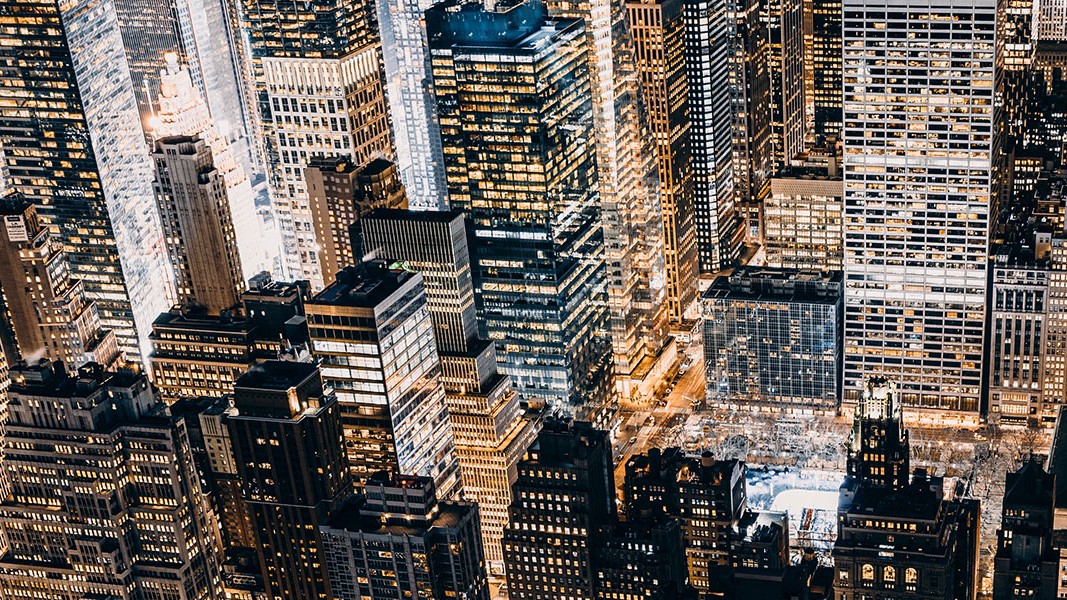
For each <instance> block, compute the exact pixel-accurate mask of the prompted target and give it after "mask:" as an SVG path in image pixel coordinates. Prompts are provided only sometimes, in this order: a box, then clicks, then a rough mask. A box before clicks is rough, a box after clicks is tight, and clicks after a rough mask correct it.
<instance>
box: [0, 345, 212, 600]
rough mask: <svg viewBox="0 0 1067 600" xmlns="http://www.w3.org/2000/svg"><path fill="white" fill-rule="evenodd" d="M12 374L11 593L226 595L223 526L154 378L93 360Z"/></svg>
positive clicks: (5, 583)
mask: <svg viewBox="0 0 1067 600" xmlns="http://www.w3.org/2000/svg"><path fill="white" fill-rule="evenodd" d="M11 377H12V386H11V388H10V389H9V390H8V402H7V406H6V411H7V419H6V421H7V423H6V432H5V448H4V471H5V476H4V482H5V485H6V486H7V489H6V490H5V498H4V501H3V503H0V529H2V530H3V534H4V536H5V538H6V540H7V544H8V547H7V551H6V553H5V554H3V556H0V587H3V589H4V593H5V594H10V595H12V596H15V597H21V598H30V597H34V596H45V597H50V598H85V597H94V596H95V597H111V598H142V597H154V598H160V597H168V598H175V599H180V600H209V599H216V598H222V597H223V595H222V585H221V579H220V577H219V562H220V556H219V555H220V550H221V546H220V542H219V540H218V537H217V536H218V526H217V524H216V523H215V515H214V514H213V513H212V511H211V510H210V508H209V507H208V503H207V499H206V498H205V497H204V496H203V494H202V492H201V490H200V486H199V483H198V475H197V473H196V467H195V466H194V464H193V460H192V456H191V454H190V448H189V443H188V441H187V437H186V425H185V422H184V420H182V419H181V418H176V417H173V416H171V414H170V413H169V411H168V410H167V408H166V406H164V405H163V404H162V403H160V402H159V400H158V398H156V396H155V394H154V392H153V390H152V387H151V386H150V385H149V383H148V378H147V377H145V375H144V374H133V373H130V372H106V371H104V370H103V368H102V367H101V366H100V365H98V364H95V363H88V364H86V365H84V366H83V367H81V368H80V369H78V371H77V372H76V373H70V374H68V373H65V372H64V371H63V367H62V364H61V363H52V362H50V361H47V360H46V361H43V362H40V363H38V364H36V365H34V366H32V367H28V366H26V365H24V364H23V365H20V366H16V367H15V368H13V369H12V370H11ZM45 482H47V483H45Z"/></svg>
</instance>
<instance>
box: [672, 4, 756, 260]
mask: <svg viewBox="0 0 1067 600" xmlns="http://www.w3.org/2000/svg"><path fill="white" fill-rule="evenodd" d="M682 15H683V17H684V20H685V69H686V81H687V84H688V91H689V106H688V108H689V119H688V120H689V124H690V125H689V127H690V133H689V135H690V147H691V149H692V158H691V167H692V172H693V174H692V177H693V208H694V210H695V211H696V237H697V248H698V254H699V258H700V271H701V272H702V273H716V272H718V271H720V270H722V269H724V268H727V267H728V266H730V265H731V264H732V263H733V261H734V259H736V258H737V255H738V254H739V252H740V250H741V243H742V241H743V239H744V236H745V231H744V228H743V227H742V224H741V221H740V219H739V215H738V214H737V206H736V204H735V202H736V200H737V198H738V197H739V196H738V195H737V190H736V189H735V187H734V176H735V173H734V169H735V168H736V167H735V165H734V159H733V138H732V126H731V121H732V119H733V116H732V114H733V113H732V110H733V109H732V105H731V87H730V78H731V73H732V70H731V63H730V56H731V55H730V52H731V50H730V45H729V38H728V35H727V34H728V28H727V26H728V24H729V22H730V21H728V19H729V18H730V13H729V12H728V10H727V2H726V1H725V0H706V1H698V0H694V1H687V2H684V3H683V8H682Z"/></svg>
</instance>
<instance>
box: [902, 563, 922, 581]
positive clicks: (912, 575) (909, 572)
mask: <svg viewBox="0 0 1067 600" xmlns="http://www.w3.org/2000/svg"><path fill="white" fill-rule="evenodd" d="M904 583H919V572H918V571H916V570H915V569H913V568H911V567H908V568H907V569H905V570H904Z"/></svg>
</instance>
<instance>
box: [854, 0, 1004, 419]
mask: <svg viewBox="0 0 1067 600" xmlns="http://www.w3.org/2000/svg"><path fill="white" fill-rule="evenodd" d="M997 11H998V1H997V0H985V1H981V2H972V3H968V4H966V5H961V4H950V3H946V2H942V1H940V0H928V1H923V2H921V3H919V4H916V3H915V2H897V0H892V1H890V2H888V3H886V4H885V5H884V6H883V5H879V6H873V5H870V4H866V3H864V2H858V1H857V2H853V1H852V0H845V1H844V2H843V12H844V48H845V49H844V59H843V60H844V77H845V84H844V113H845V122H844V130H843V131H844V133H843V137H844V147H845V151H844V152H845V153H844V184H845V210H844V220H845V231H846V235H845V282H846V287H845V382H846V385H847V390H846V400H847V401H849V402H854V401H855V400H856V398H857V397H858V394H859V392H860V386H861V385H862V382H863V381H864V380H866V379H867V378H868V377H870V376H874V375H883V374H884V375H887V376H890V377H893V378H894V379H896V380H898V381H899V382H900V394H901V397H902V398H903V400H904V402H905V404H907V405H908V406H909V407H910V408H911V412H912V413H916V416H918V417H919V418H921V419H926V420H929V421H930V422H932V423H946V422H952V423H977V420H978V414H979V411H980V408H981V400H982V374H983V371H982V362H983V357H982V347H983V346H982V344H983V339H984V334H985V322H986V309H985V306H986V298H987V292H988V288H987V276H988V260H987V255H988V251H989V245H990V241H991V238H990V229H991V228H990V223H991V221H990V219H993V218H995V213H996V200H997V196H998V189H999V187H998V186H999V182H1000V173H999V158H998V157H999V155H998V152H999V150H1000V135H999V133H1000V132H999V129H1000V126H999V123H1000V108H998V107H997V106H995V103H994V94H995V92H996V89H997V86H998V85H999V83H1000V80H1001V75H1002V72H1001V71H1002V65H1001V61H1002V53H1001V48H1000V46H999V45H998V43H997V39H996V35H997V34H996V27H997ZM949 32H951V34H950V33H949ZM946 35H952V40H951V41H948V40H946V39H944V37H945V36H946ZM901 36H903V39H904V40H905V41H904V42H900V41H899V39H898V38H901ZM900 52H917V53H919V54H921V55H922V56H923V57H924V59H923V60H924V64H923V65H920V66H919V67H918V70H916V68H911V69H910V70H909V71H908V76H909V77H910V78H911V79H914V78H916V77H919V76H920V75H921V74H922V75H925V74H927V73H928V74H929V76H930V77H932V78H934V79H937V75H938V74H939V73H940V71H939V67H938V65H939V64H941V63H942V62H943V61H945V60H964V61H966V62H967V63H968V65H969V66H968V67H967V68H966V69H965V70H963V71H961V77H960V78H955V79H944V80H939V82H940V83H939V84H938V85H937V86H933V85H931V86H930V87H906V88H905V87H902V86H900V85H898V84H897V83H896V79H895V78H896V77H897V76H896V75H895V74H893V73H895V72H896V71H895V69H901V68H904V67H905V66H906V64H905V62H904V60H903V59H902V58H901V56H900V55H899V53H900ZM926 57H928V58H926ZM961 101H962V102H963V104H962V105H961V104H959V103H960V102H961ZM913 105H920V106H926V107H928V108H927V109H926V110H923V111H921V112H919V113H918V114H912V109H911V108H910V107H911V106H913ZM963 115H965V117H964V116H963ZM964 118H966V120H967V122H966V123H963V119H964ZM949 130H963V133H962V134H950V133H949ZM953 136H955V137H953ZM901 211H908V214H909V215H910V216H909V217H908V218H907V219H904V218H903V217H901V216H899V215H901V214H902V213H901Z"/></svg>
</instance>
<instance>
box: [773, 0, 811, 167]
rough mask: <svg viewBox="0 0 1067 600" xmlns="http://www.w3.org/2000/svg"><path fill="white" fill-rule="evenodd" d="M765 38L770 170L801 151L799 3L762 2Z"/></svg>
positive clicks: (788, 0)
mask: <svg viewBox="0 0 1067 600" xmlns="http://www.w3.org/2000/svg"><path fill="white" fill-rule="evenodd" d="M764 1H765V4H764V7H763V8H762V18H763V20H764V21H765V22H766V23H767V35H768V36H769V45H768V49H769V51H770V53H769V54H768V58H769V60H768V71H769V72H770V76H771V147H772V149H773V152H774V169H775V170H776V171H777V170H778V169H781V168H782V167H784V166H786V165H788V164H789V161H791V160H792V159H793V157H794V156H796V155H797V154H799V153H800V152H802V151H803V150H804V136H805V135H806V133H807V127H806V119H805V116H804V11H803V6H802V4H803V1H802V0H764Z"/></svg>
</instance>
